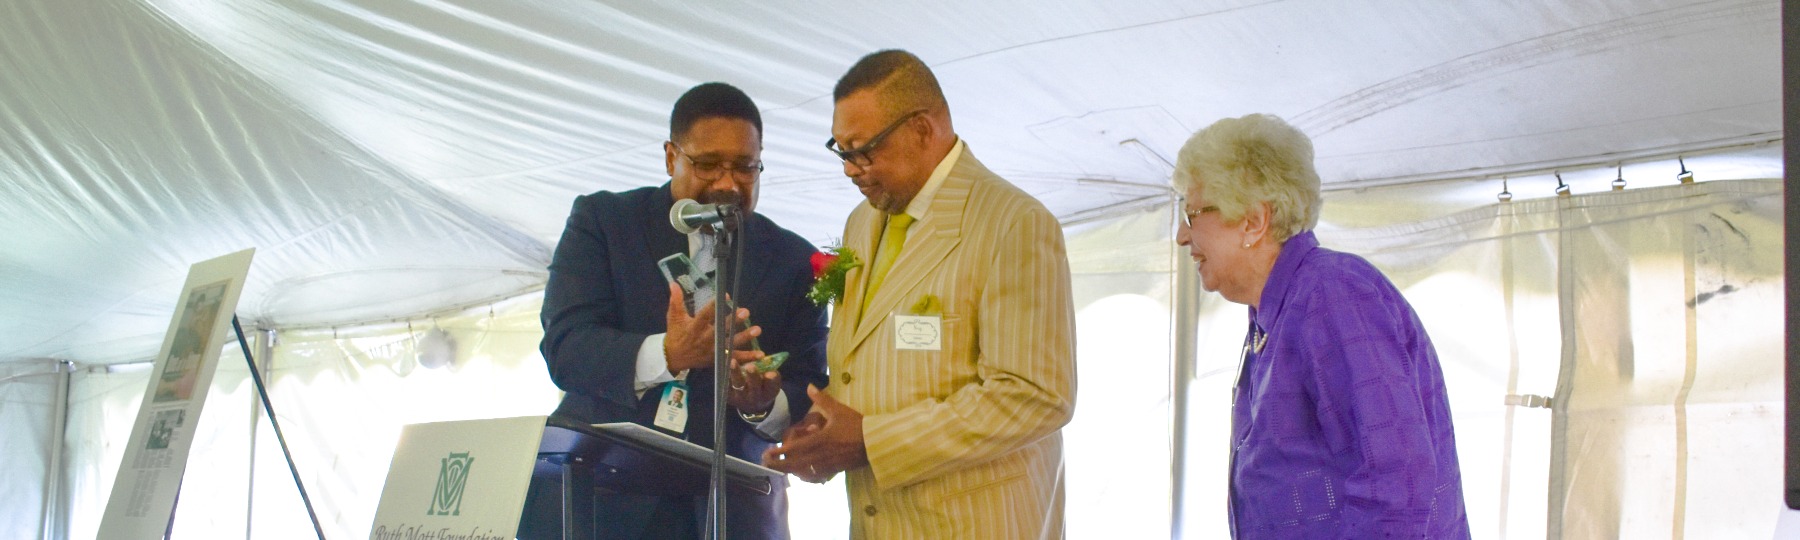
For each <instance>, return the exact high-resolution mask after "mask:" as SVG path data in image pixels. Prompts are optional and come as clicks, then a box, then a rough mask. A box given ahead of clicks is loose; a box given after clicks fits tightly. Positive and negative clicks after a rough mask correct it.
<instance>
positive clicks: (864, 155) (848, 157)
mask: <svg viewBox="0 0 1800 540" xmlns="http://www.w3.org/2000/svg"><path fill="white" fill-rule="evenodd" d="M924 112H925V109H919V110H916V111H913V112H909V113H906V114H903V115H900V118H899V119H896V120H894V123H892V124H888V127H887V128H886V129H883V130H881V132H880V133H876V134H875V136H874V137H869V142H866V143H863V145H862V147H860V148H838V142H837V137H832V138H830V139H826V140H825V149H826V150H830V151H831V153H833V154H837V157H838V159H841V160H844V163H849V164H851V165H855V166H857V167H867V166H869V165H872V164H874V163H875V158H873V157H869V153H871V152H874V151H875V147H876V146H878V145H880V144H881V141H882V140H883V139H886V138H887V136H888V134H889V133H893V132H894V130H895V129H898V128H899V127H900V125H901V124H905V123H906V121H907V120H911V119H912V117H914V116H918V115H919V114H920V113H924Z"/></svg>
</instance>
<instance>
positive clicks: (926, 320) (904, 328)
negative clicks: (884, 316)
mask: <svg viewBox="0 0 1800 540" xmlns="http://www.w3.org/2000/svg"><path fill="white" fill-rule="evenodd" d="M943 347H944V319H943V317H938V316H936V315H930V316H927V315H895V316H894V348H895V349H899V350H902V351H937V350H943Z"/></svg>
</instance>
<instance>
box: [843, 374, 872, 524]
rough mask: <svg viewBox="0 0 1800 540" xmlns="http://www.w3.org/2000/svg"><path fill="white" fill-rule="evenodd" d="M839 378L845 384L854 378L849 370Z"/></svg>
mask: <svg viewBox="0 0 1800 540" xmlns="http://www.w3.org/2000/svg"><path fill="white" fill-rule="evenodd" d="M838 380H839V381H842V382H843V383H844V384H850V381H851V380H852V379H851V377H850V372H848V371H846V372H844V375H843V376H842V377H838ZM869 508H874V507H873V506H871V507H869Z"/></svg>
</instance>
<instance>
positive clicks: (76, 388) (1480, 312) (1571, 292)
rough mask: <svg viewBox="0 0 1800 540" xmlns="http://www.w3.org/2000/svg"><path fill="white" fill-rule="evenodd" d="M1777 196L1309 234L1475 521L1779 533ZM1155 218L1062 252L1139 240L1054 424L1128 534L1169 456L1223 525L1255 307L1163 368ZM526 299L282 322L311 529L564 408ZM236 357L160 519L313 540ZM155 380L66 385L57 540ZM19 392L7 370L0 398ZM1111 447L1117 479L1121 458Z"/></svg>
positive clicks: (1159, 500)
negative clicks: (1417, 355)
mask: <svg viewBox="0 0 1800 540" xmlns="http://www.w3.org/2000/svg"><path fill="white" fill-rule="evenodd" d="M1780 193H1781V185H1780V183H1779V182H1778V181H1742V182H1709V183H1702V184H1697V185H1687V186H1672V187H1665V188H1648V189H1638V190H1630V191H1625V192H1620V193H1601V194H1593V195H1581V196H1576V197H1572V198H1561V199H1545V200H1532V201H1518V202H1513V203H1508V204H1503V205H1495V206H1490V207H1485V208H1481V209H1477V210H1472V211H1469V212H1464V213H1460V214H1455V215H1452V216H1449V217H1445V218H1441V219H1436V220H1431V221H1425V222H1418V223H1413V224H1408V225H1404V226H1393V227H1384V228H1379V229H1357V230H1341V229H1340V230H1329V229H1328V230H1322V231H1321V233H1320V236H1321V239H1322V241H1323V242H1324V245H1325V246H1327V247H1330V248H1333V249H1338V250H1341V251H1347V252H1352V253H1357V254H1360V255H1363V256H1365V257H1367V258H1368V259H1369V260H1370V261H1372V262H1374V263H1375V264H1376V265H1377V266H1378V267H1380V268H1381V269H1382V270H1383V271H1384V272H1386V273H1387V274H1388V275H1389V276H1390V277H1391V278H1393V280H1394V281H1395V282H1396V284H1398V285H1399V286H1400V287H1401V290H1402V291H1404V292H1405V293H1406V295H1407V298H1408V301H1409V302H1411V303H1412V304H1413V306H1414V308H1415V309H1417V310H1418V312H1419V314H1420V315H1421V317H1422V318H1423V319H1424V321H1425V322H1426V326H1427V329H1428V330H1429V332H1430V333H1431V337H1432V340H1433V342H1434V343H1435V344H1436V346H1437V349H1438V353H1439V356H1440V359H1441V361H1442V364H1443V369H1444V373H1445V378H1446V381H1447V383H1448V384H1449V385H1450V389H1451V392H1452V394H1451V399H1452V403H1451V405H1452V409H1453V411H1454V414H1455V421H1456V435H1457V444H1458V450H1459V453H1460V455H1461V460H1462V467H1463V473H1464V482H1465V486H1464V495H1465V498H1466V499H1467V500H1466V503H1467V507H1468V508H1469V511H1470V523H1471V525H1472V526H1473V528H1474V530H1475V531H1478V532H1477V535H1478V536H1481V537H1538V536H1544V535H1548V536H1549V537H1553V538H1556V537H1569V538H1579V537H1588V536H1602V537H1660V536H1670V535H1673V534H1674V533H1675V532H1676V531H1677V530H1678V529H1680V530H1683V531H1685V532H1686V533H1690V534H1699V533H1706V534H1708V535H1711V534H1721V533H1720V532H1719V531H1729V533H1724V534H1728V535H1729V536H1732V537H1744V538H1754V537H1768V536H1769V535H1770V534H1772V532H1773V527H1774V524H1775V519H1776V516H1777V510H1778V509H1777V508H1774V507H1773V505H1768V504H1762V502H1766V501H1769V500H1776V499H1777V498H1778V494H1779V491H1780V489H1781V486H1780V478H1781V477H1782V476H1781V475H1779V474H1775V473H1776V472H1777V471H1779V470H1780V467H1781V464H1782V461H1781V454H1780V447H1779V445H1778V444H1773V443H1763V442H1760V441H1771V440H1773V439H1770V438H1769V437H1768V436H1767V434H1769V433H1777V432H1779V430H1780V429H1781V420H1782V416H1781V415H1782V402H1781V384H1780V383H1781V380H1782V377H1781V374H1782V371H1781V354H1780V346H1781V343H1782V330H1781V317H1780V313H1781V304H1780V302H1781V295H1780V294H1779V292H1780V289H1781V287H1782V284H1783V278H1782V264H1783V263H1782V261H1781V258H1780V257H1781V256H1780V253H1781V250H1780V242H1781V227H1780ZM1171 215H1172V214H1170V213H1169V212H1168V209H1167V208H1164V209H1162V210H1157V211H1152V212H1144V213H1141V214H1136V215H1132V216H1127V217H1125V218H1122V220H1121V221H1120V222H1119V223H1117V224H1112V225H1107V226H1103V227H1095V228H1090V229H1088V230H1085V231H1082V232H1080V233H1078V234H1074V235H1072V236H1071V237H1070V244H1071V245H1072V246H1074V245H1080V244H1091V245H1113V246H1127V245H1129V246H1142V247H1141V248H1138V249H1137V250H1136V251H1137V252H1135V253H1134V254H1126V253H1121V254H1120V256H1118V257H1100V258H1090V259H1088V261H1089V262H1081V263H1079V264H1076V265H1075V271H1076V279H1075V284H1076V298H1077V304H1078V305H1077V306H1076V308H1077V313H1078V315H1077V316H1078V332H1079V333H1080V334H1079V335H1078V336H1077V343H1078V344H1079V353H1078V354H1079V358H1078V366H1079V368H1078V369H1079V370H1080V372H1079V377H1080V380H1081V390H1082V394H1081V396H1080V399H1079V401H1078V405H1077V415H1076V418H1075V419H1074V420H1073V421H1072V422H1071V424H1070V425H1069V426H1068V427H1067V428H1066V431H1065V434H1064V435H1065V441H1066V443H1067V445H1068V447H1067V455H1066V461H1067V472H1066V475H1067V476H1066V479H1067V482H1068V483H1067V487H1068V495H1069V504H1070V510H1069V512H1068V519H1069V530H1070V531H1072V532H1071V534H1072V535H1073V534H1075V532H1078V531H1083V530H1087V531H1090V532H1092V531H1100V530H1104V529H1103V528H1101V527H1102V526H1103V525H1105V524H1106V523H1117V522H1119V521H1120V520H1121V518H1120V516H1127V517H1128V518H1129V519H1125V520H1124V521H1130V522H1133V523H1136V524H1139V525H1141V529H1138V530H1134V533H1141V534H1134V536H1139V535H1141V536H1145V537H1155V536H1166V534H1167V533H1166V531H1167V530H1168V527H1169V519H1168V517H1169V516H1168V506H1169V502H1170V501H1169V497H1168V493H1169V492H1170V487H1171V485H1170V484H1169V483H1168V482H1170V481H1171V479H1169V478H1168V471H1169V470H1170V464H1169V461H1170V460H1171V459H1174V458H1179V459H1182V460H1185V466H1184V467H1183V468H1182V470H1185V471H1188V473H1189V474H1188V475H1187V476H1185V477H1184V478H1179V479H1173V481H1179V482H1183V487H1184V493H1185V494H1186V495H1185V496H1184V497H1185V498H1184V500H1183V508H1181V509H1178V510H1179V511H1180V512H1182V517H1183V527H1184V531H1183V532H1184V534H1188V535H1190V536H1194V537H1215V536H1221V535H1224V534H1225V530H1226V529H1225V524H1224V518H1225V510H1224V509H1225V503H1224V496H1225V490H1224V485H1225V484H1224V476H1223V475H1224V471H1225V467H1226V460H1227V454H1226V441H1227V440H1228V436H1227V433H1228V430H1229V426H1230V405H1229V398H1228V396H1229V395H1230V386H1231V384H1232V380H1233V379H1234V377H1235V374H1236V371H1235V368H1236V362H1237V358H1238V356H1237V347H1238V345H1239V343H1240V342H1241V339H1242V333H1243V329H1244V314H1245V310H1244V308H1243V306H1239V305H1236V304H1230V303H1227V302H1224V301H1223V300H1220V299H1218V298H1217V297H1216V295H1207V296H1206V297H1205V298H1203V299H1202V301H1201V304H1200V305H1201V308H1200V313H1199V323H1198V324H1199V327H1198V331H1197V332H1196V335H1197V336H1198V337H1197V341H1198V343H1197V349H1198V353H1197V357H1196V358H1195V359H1194V361H1195V370H1194V372H1193V373H1194V374H1195V376H1194V378H1193V379H1192V380H1188V381H1170V380H1169V379H1168V378H1167V377H1168V376H1169V375H1168V373H1169V372H1170V370H1169V362H1170V360H1171V359H1172V353H1171V351H1172V350H1174V349H1172V348H1171V341H1172V339H1173V338H1172V336H1173V335H1175V332H1173V331H1172V330H1173V328H1172V324H1173V323H1172V321H1173V320H1174V318H1173V317H1172V315H1173V311H1172V308H1171V307H1170V306H1171V305H1172V302H1171V292H1170V291H1171V290H1172V289H1173V283H1174V279H1173V277H1174V274H1173V272H1186V271H1192V266H1191V264H1189V263H1188V262H1187V259H1186V258H1185V250H1181V249H1176V248H1175V247H1174V246H1173V245H1172V242H1169V241H1168V240H1169V230H1170V228H1171V227H1172V219H1171V217H1170V216H1171ZM1152 251H1153V253H1152ZM537 302H538V300H537V298H535V297H523V298H520V299H517V300H514V301H511V302H508V303H502V304H498V305H496V306H495V307H494V308H493V309H491V310H476V312H471V313H467V314H465V315H461V316H455V317H443V318H439V319H436V320H415V321H412V322H411V323H410V324H404V323H402V324H389V325H385V326H379V327H359V328H341V329H338V330H335V331H334V330H307V331H298V330H291V331H282V332H278V338H277V340H276V344H275V346H274V355H273V358H272V365H273V369H272V371H271V372H270V373H269V374H268V376H267V377H266V378H267V381H268V384H269V386H270V391H271V393H272V396H271V398H272V399H273V400H274V402H275V406H276V410H277V413H278V414H279V415H280V416H279V420H280V421H281V423H282V426H283V429H284V432H285V434H286V435H287V438H288V442H289V445H290V447H291V448H292V450H293V451H294V458H295V460H296V462H297V465H298V466H299V468H300V471H301V475H302V480H304V481H305V482H306V485H307V490H308V493H309V495H311V497H312V499H313V502H314V505H315V508H316V509H317V510H318V513H319V516H320V517H321V519H322V520H324V521H325V526H326V530H327V531H328V533H327V535H328V536H331V537H338V536H360V535H362V534H365V533H366V532H367V527H368V524H369V523H370V522H371V520H372V519H373V514H372V513H373V509H374V507H375V502H376V501H377V499H378V497H379V495H380V491H381V488H382V486H381V484H382V482H383V480H384V478H385V471H386V467H387V464H388V460H389V458H390V455H391V452H392V449H393V447H394V444H395V442H396V437H397V436H398V433H399V429H400V427H401V426H404V425H406V424H410V423H416V422H428V421H439V420H452V419H467V418H493V417H505V416H519V415H528V414H546V413H548V412H549V411H550V410H552V409H553V408H554V406H555V403H556V402H557V399H558V394H557V390H556V388H555V387H554V385H552V384H551V383H550V381H549V379H548V375H547V372H546V370H545V369H544V367H543V364H542V360H541V358H540V357H539V356H538V353H537V350H536V345H537V341H538V339H539V337H540V335H541V329H540V328H539V326H538V322H537V307H538V304H537ZM433 328H441V329H443V330H446V331H447V332H448V334H449V335H450V337H451V338H452V339H453V340H454V341H455V343H456V348H455V350H456V351H457V352H456V357H455V358H456V360H455V362H454V363H453V364H452V365H451V366H449V367H446V368H436V369H434V368H427V367H423V366H422V365H421V364H420V362H419V360H418V355H417V350H418V343H419V340H421V339H424V337H425V336H426V335H427V333H428V332H429V331H430V330H431V329H433ZM228 349H230V350H228V351H226V356H225V357H223V358H224V359H225V360H224V361H221V363H220V368H219V369H220V371H219V374H218V375H217V376H216V377H215V379H214V381H213V385H214V388H213V390H212V392H211V393H210V394H209V399H210V400H213V402H211V403H209V404H208V407H207V408H206V411H205V413H204V415H203V418H202V419H201V421H200V423H199V425H198V426H197V429H199V430H201V432H200V433H199V434H198V435H197V441H198V444H196V445H195V448H196V451H195V453H194V455H193V456H192V457H190V464H199V463H204V464H205V465H204V466H196V465H190V467H189V468H188V473H187V479H186V481H185V483H184V488H183V494H182V498H181V504H182V508H185V509H189V510H188V511H185V512H178V513H177V519H176V524H175V527H176V530H177V531H178V532H177V533H176V534H177V535H188V536H203V537H204V536H231V537H236V536H241V535H244V534H245V531H247V530H248V531H251V534H254V535H255V536H256V537H258V538H265V537H273V538H279V537H284V536H293V537H296V538H299V537H307V536H309V535H310V534H311V532H310V531H311V526H310V524H308V523H306V514H305V511H304V509H303V508H302V506H301V504H300V501H299V497H298V494H297V493H296V492H295V490H294V488H293V485H292V480H291V479H289V477H288V473H287V470H286V464H285V463H284V462H283V461H282V458H281V454H280V449H279V448H278V447H277V446H276V443H275V438H274V437H272V436H271V435H272V432H271V431H270V430H269V427H268V423H267V422H266V420H263V419H261V418H260V413H258V412H256V409H255V407H256V405H255V402H254V396H253V392H254V391H253V390H252V389H251V386H250V385H249V384H248V383H247V377H248V372H247V371H246V368H245V366H244V365H243V362H242V361H241V360H238V359H239V358H241V356H238V354H239V353H238V352H237V351H236V346H235V344H233V345H231V346H229V347H228ZM148 372H149V369H148V368H147V367H141V368H133V367H115V368H113V369H110V370H77V371H76V372H75V373H73V374H72V375H71V377H72V385H71V391H70V395H69V396H68V405H69V413H68V418H69V421H68V426H67V429H66V431H65V433H64V434H63V440H64V441H65V443H66V449H65V451H64V452H63V457H64V459H63V460H62V461H63V464H62V472H61V474H60V475H55V476H59V477H60V478H61V479H62V482H61V488H62V489H61V491H60V495H59V496H58V499H57V500H56V501H55V505H56V506H57V508H59V509H60V510H58V511H54V512H51V514H52V515H53V516H54V517H53V518H52V521H53V523H51V525H54V527H53V530H62V531H66V533H67V537H69V538H91V537H93V534H94V533H95V529H96V528H97V527H98V522H99V516H100V514H101V512H102V511H103V510H104V507H105V502H106V501H105V500H104V499H105V497H106V495H107V494H108V493H110V488H111V483H112V481H113V475H114V473H115V471H116V470H117V469H118V462H119V459H120V457H121V456H122V453H123V448H122V446H123V442H124V440H125V439H126V438H127V436H128V435H129V433H130V428H131V422H132V421H133V419H134V418H135V409H136V407H137V405H138V403H139V401H140V400H141V397H142V392H143V391H144V387H145V384H146V382H147V377H148ZM1171 387H1173V388H1174V389H1175V391H1178V392H1187V393H1188V399H1187V403H1189V408H1188V410H1187V411H1185V412H1186V418H1188V425H1187V426H1185V427H1186V428H1187V444H1186V445H1185V451H1184V453H1182V454H1180V455H1179V456H1171V455H1170V454H1169V453H1168V449H1169V448H1171V447H1173V445H1172V444H1171V438H1170V435H1169V433H1170V431H1171V430H1169V429H1168V428H1167V426H1168V422H1169V418H1170V415H1169V413H1170V411H1169V406H1170V403H1172V402H1174V400H1172V399H1171V397H1172V396H1171V395H1169V392H1168V391H1167V390H1166V389H1168V388H1171ZM20 391H21V390H16V389H15V385H14V384H13V383H11V382H10V381H9V384H7V385H0V392H4V393H5V394H3V395H5V396H7V397H8V398H9V399H12V396H18V395H20V394H19V393H18V392H20ZM32 392H36V391H35V390H33V391H32ZM1509 396H1514V399H1509ZM1516 396H1544V397H1550V398H1553V399H1552V404H1553V408H1551V409H1544V408H1531V407H1526V406H1523V405H1516V403H1521V400H1520V399H1518V398H1517V397H1516ZM34 399H35V398H34ZM8 403H11V401H9V402H8ZM1509 403H1515V404H1514V405H1509ZM14 409H15V408H13V407H8V408H7V409H6V410H4V411H0V413H4V414H9V415H10V414H14V413H13V410H14ZM20 410H21V412H19V413H18V414H26V415H27V416H33V418H40V417H41V416H37V415H39V414H40V413H38V412H34V410H33V409H30V408H20ZM8 418H11V417H10V416H9V417H8ZM34 422H35V420H34ZM21 423H23V424H26V425H33V424H31V422H21ZM12 424H14V423H12V422H10V420H9V425H12ZM252 434H254V435H252ZM1746 441H1757V442H1748V443H1747V442H1746ZM8 447H9V448H13V447H14V445H8ZM1122 448H1123V449H1130V451H1131V452H1134V453H1132V454H1130V455H1129V456H1127V457H1129V459H1126V460H1121V459H1120V457H1121V455H1120V454H1119V453H1118V450H1119V449H1122ZM9 451H10V450H9ZM9 455H10V454H9ZM33 461H34V460H31V459H20V460H9V461H8V463H7V464H6V465H5V469H6V474H8V475H12V476H14V477H19V476H20V475H24V476H26V477H29V476H31V475H34V474H35V475H37V476H40V477H41V476H45V475H44V469H43V467H45V465H41V464H39V465H29V463H30V462H33ZM43 461H44V460H42V459H38V460H36V462H43ZM20 462H26V463H27V464H26V465H21V464H19V463H20ZM1121 463H1128V464H1129V470H1117V467H1118V466H1119V464H1121ZM30 467H37V469H35V470H36V472H32V470H31V469H30ZM1627 471H1629V474H1627ZM42 488H43V486H41V485H36V486H29V487H28V489H27V490H28V491H32V492H33V493H37V492H40V491H41V490H42ZM36 497H41V495H37V496H36ZM209 497H210V498H209ZM839 497H840V498H837V499H832V498H830V497H813V496H808V497H806V498H805V500H807V501H809V502H808V504H816V505H818V506H819V509H818V510H817V511H818V512H820V515H830V516H834V517H832V518H830V519H823V520H820V521H822V522H825V523H830V524H831V525H829V526H827V527H824V528H823V529H824V530H820V531H817V532H815V531H813V530H810V529H808V530H806V531H802V526H801V524H803V523H804V522H806V521H807V520H804V519H797V520H795V522H796V536H797V537H802V538H806V537H835V536H838V535H841V534H843V528H842V525H841V524H842V523H843V522H842V521H841V520H842V515H843V512H844V511H845V508H844V507H843V506H842V502H841V501H842V499H841V495H840V496H839ZM27 500H31V499H27ZM247 500H248V501H254V505H255V506H254V507H253V508H250V507H246V506H245V504H246V503H245V501H247ZM797 500H798V498H797ZM193 508H205V509H206V511H204V512H200V511H193V510H192V509H193ZM8 512H12V510H11V509H10V507H9V510H8ZM28 512H29V511H28ZM36 512H38V513H42V511H41V510H39V511H36ZM826 513H829V514H826ZM791 515H803V512H802V511H801V510H799V509H796V510H795V511H794V512H793V513H792V514H791ZM14 517H21V518H23V519H26V521H22V522H18V521H15V523H25V524H34V523H38V521H37V519H36V518H32V517H31V516H11V514H9V519H12V518H14ZM33 528H35V527H33ZM58 528H60V529H58Z"/></svg>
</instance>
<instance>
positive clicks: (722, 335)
mask: <svg viewBox="0 0 1800 540" xmlns="http://www.w3.org/2000/svg"><path fill="white" fill-rule="evenodd" d="M719 209H720V216H719V217H720V218H721V219H720V220H719V223H717V224H715V225H714V226H713V230H712V234H713V238H714V239H715V242H714V243H713V260H714V261H716V262H717V264H715V265H713V269H714V271H716V272H718V275H717V276H715V277H714V278H713V290H714V291H718V294H717V295H715V296H714V298H713V302H714V303H713V306H714V309H713V439H712V441H713V463H712V487H711V489H710V490H709V491H708V500H707V513H709V514H711V517H712V523H711V525H710V528H711V530H712V534H710V535H708V537H710V538H712V539H713V540H725V538H726V535H725V456H726V453H725V447H726V441H725V413H726V412H727V407H726V406H725V395H726V387H727V385H729V384H731V371H730V369H731V361H730V357H731V355H730V351H731V336H732V334H733V333H732V332H731V331H730V328H731V326H730V321H731V315H733V314H735V312H736V311H737V309H736V307H735V304H733V303H731V302H730V301H728V299H729V298H730V296H729V294H728V293H729V292H730V291H731V288H732V287H734V286H736V285H737V283H736V281H737V280H735V279H731V277H730V276H731V274H732V273H731V272H729V271H727V269H729V268H731V267H730V266H727V265H728V264H729V263H730V262H731V254H732V252H733V250H732V245H733V244H734V243H736V241H737V240H738V239H737V238H736V233H737V232H738V227H739V225H740V218H741V215H740V214H739V213H738V212H736V211H735V210H736V207H734V206H728V205H720V206H719ZM727 209H730V211H728V210H727Z"/></svg>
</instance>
